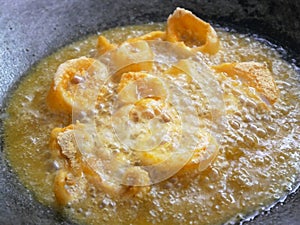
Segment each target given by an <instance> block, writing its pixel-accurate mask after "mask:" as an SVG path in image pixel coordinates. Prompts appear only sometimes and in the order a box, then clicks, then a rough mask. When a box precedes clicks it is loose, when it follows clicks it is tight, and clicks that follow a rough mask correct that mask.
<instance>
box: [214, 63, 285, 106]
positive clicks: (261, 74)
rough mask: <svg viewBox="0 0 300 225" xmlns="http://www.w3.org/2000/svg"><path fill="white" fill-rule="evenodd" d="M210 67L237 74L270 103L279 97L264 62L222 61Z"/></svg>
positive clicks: (232, 75)
mask: <svg viewBox="0 0 300 225" xmlns="http://www.w3.org/2000/svg"><path fill="white" fill-rule="evenodd" d="M212 68H213V69H215V70H216V71H217V72H225V73H226V74H228V75H229V76H231V77H234V76H238V77H239V78H240V79H241V80H242V81H245V82H246V83H247V84H248V85H249V86H251V87H254V88H255V89H256V90H257V91H258V92H259V93H260V94H262V96H263V97H264V98H265V99H266V100H267V101H268V102H269V103H270V104H274V103H275V102H276V100H277V99H278V97H279V90H278V88H277V86H276V83H275V81H274V77H273V76H272V73H271V71H270V70H269V69H268V67H267V64H266V63H259V62H253V61H251V62H238V63H223V64H221V65H217V66H213V67H212Z"/></svg>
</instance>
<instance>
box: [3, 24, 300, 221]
mask: <svg viewBox="0 0 300 225" xmlns="http://www.w3.org/2000/svg"><path fill="white" fill-rule="evenodd" d="M163 28H164V24H150V25H145V26H129V27H123V28H116V29H111V30H109V31H105V32H103V33H102V35H104V36H106V37H107V38H108V39H109V40H111V42H116V43H120V42H122V41H124V40H126V39H127V38H129V37H135V36H140V35H142V34H145V33H147V32H150V31H153V30H162V29H163ZM217 33H218V36H219V37H220V42H221V50H220V51H219V52H218V53H217V54H216V55H213V56H206V57H207V62H209V63H210V64H211V65H216V64H220V63H224V62H237V61H251V60H252V61H258V62H266V63H267V64H268V66H269V68H270V69H271V71H272V72H273V74H274V78H275V80H276V84H277V86H278V88H279V90H280V98H279V100H278V101H277V102H276V103H275V104H274V106H273V107H272V108H271V110H270V111H265V110H261V108H260V107H259V106H258V105H257V104H256V103H255V102H254V101H252V100H251V99H249V98H248V97H247V96H246V95H244V94H243V93H241V92H239V91H238V90H235V89H234V88H233V87H234V85H236V84H235V83H233V80H230V79H228V80H225V81H224V82H223V83H222V84H221V86H222V89H223V91H224V93H226V92H233V93H234V94H235V96H237V99H238V100H239V102H240V104H239V107H236V108H234V109H233V111H234V113H232V114H230V115H228V116H227V122H226V124H224V127H225V131H224V135H223V136H222V138H221V139H220V141H219V142H220V145H221V148H220V153H219V155H218V156H217V158H216V160H215V161H214V163H213V164H212V165H211V166H210V167H209V168H208V169H206V170H205V171H202V172H197V171H195V172H193V171H191V172H190V173H189V174H188V175H185V176H173V177H172V178H170V179H168V180H166V181H163V182H161V183H159V184H155V185H152V186H151V190H150V191H149V193H148V194H146V195H140V196H139V195H138V196H135V197H132V198H127V199H116V198H111V197H110V196H109V195H106V194H105V193H102V192H100V191H99V189H97V188H96V187H93V186H92V185H91V186H90V187H89V190H88V192H87V193H86V196H85V200H84V201H79V202H74V203H72V204H69V205H67V206H66V207H65V208H64V209H61V210H62V211H63V212H62V213H64V214H66V215H67V216H68V217H69V218H71V219H72V220H74V221H77V222H79V223H83V224H222V223H225V222H228V223H230V222H232V221H236V220H240V219H241V218H242V217H244V216H245V215H251V214H252V213H253V212H256V210H259V209H262V208H265V207H266V206H269V205H271V204H273V203H274V202H276V201H278V200H280V199H283V198H284V196H286V195H287V194H288V193H289V192H291V191H292V190H293V189H294V188H295V186H296V185H297V182H299V174H300V165H299V159H300V149H299V143H300V123H299V118H300V106H299V97H300V82H299V74H297V72H296V69H295V67H294V66H293V65H292V64H289V63H288V62H286V61H284V60H283V59H282V56H281V55H280V54H279V53H278V52H277V51H276V49H275V48H271V47H270V46H268V45H266V44H264V43H262V42H259V41H256V40H255V39H254V38H253V37H251V35H248V34H239V33H236V32H228V31H225V30H224V29H217ZM96 42H97V36H91V37H87V38H86V39H83V40H81V41H78V42H76V43H73V44H71V45H69V46H66V47H64V48H62V49H61V50H59V51H57V52H56V53H54V54H52V55H50V56H49V57H47V58H45V59H43V60H41V61H40V62H39V63H38V64H37V65H36V66H35V67H34V68H33V69H32V70H31V71H30V73H29V74H28V75H27V76H26V77H25V78H24V80H23V81H22V82H21V84H20V85H19V87H18V89H17V90H16V91H15V92H14V93H13V94H12V96H11V98H10V101H9V105H8V108H7V113H8V118H7V119H6V120H5V152H6V155H7V159H8V161H9V163H10V165H11V166H12V168H13V169H14V171H15V172H16V174H17V175H18V177H19V179H20V180H21V181H22V182H23V183H24V185H25V186H26V187H27V188H28V189H30V190H32V192H33V193H34V194H35V196H36V198H37V200H38V201H40V202H42V203H43V204H46V205H49V206H51V207H57V205H56V203H55V197H54V194H53V191H52V190H53V179H54V174H55V171H56V170H57V169H58V168H57V165H56V162H53V161H52V160H50V148H49V146H48V141H49V136H50V132H51V130H52V129H53V128H55V127H64V126H66V125H68V124H69V122H70V119H71V118H69V117H68V116H65V115H58V114H52V113H51V112H49V111H48V109H47V106H46V102H45V99H46V95H47V92H48V89H49V87H50V83H51V80H52V78H53V75H54V73H55V71H56V69H57V67H58V66H59V65H60V64H61V63H63V62H65V61H66V60H68V59H71V58H77V57H80V56H84V55H85V56H90V55H93V53H94V52H95V51H96V50H95V46H96Z"/></svg>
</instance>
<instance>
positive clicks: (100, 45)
mask: <svg viewBox="0 0 300 225" xmlns="http://www.w3.org/2000/svg"><path fill="white" fill-rule="evenodd" d="M115 48H117V45H115V44H111V43H110V42H109V40H107V39H106V38H105V37H104V36H102V35H100V36H99V37H98V41H97V50H98V53H99V54H100V55H102V54H104V53H106V52H108V51H111V50H113V49H115Z"/></svg>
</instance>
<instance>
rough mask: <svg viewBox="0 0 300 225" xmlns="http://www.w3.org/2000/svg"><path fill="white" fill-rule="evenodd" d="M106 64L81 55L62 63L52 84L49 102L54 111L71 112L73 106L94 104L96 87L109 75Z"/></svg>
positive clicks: (81, 106)
mask: <svg viewBox="0 0 300 225" xmlns="http://www.w3.org/2000/svg"><path fill="white" fill-rule="evenodd" d="M106 73H107V71H106V68H105V66H104V65H103V64H102V63H100V62H99V61H97V60H96V59H92V58H87V57H80V58H77V59H71V60H68V61H66V62H65V63H63V64H61V65H60V66H59V67H58V69H57V71H56V73H55V75H54V79H53V82H52V84H51V88H50V91H49V93H48V96H47V103H48V106H49V108H50V109H51V110H53V111H54V112H62V113H67V114H71V113H72V110H73V108H75V109H87V108H89V107H91V106H93V100H94V99H95V96H94V95H95V94H96V93H95V89H96V87H97V85H99V86H100V85H101V83H102V80H103V79H105V77H107V74H106Z"/></svg>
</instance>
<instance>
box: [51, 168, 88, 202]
mask: <svg viewBox="0 0 300 225" xmlns="http://www.w3.org/2000/svg"><path fill="white" fill-rule="evenodd" d="M86 187H87V180H86V179H84V178H82V177H74V176H73V174H72V173H71V172H69V171H68V170H66V169H61V170H59V171H57V173H56V176H55V178H54V185H53V192H54V195H55V198H56V201H57V203H58V204H59V205H66V204H67V203H69V202H72V201H78V200H80V199H82V198H84V196H85V192H86Z"/></svg>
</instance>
